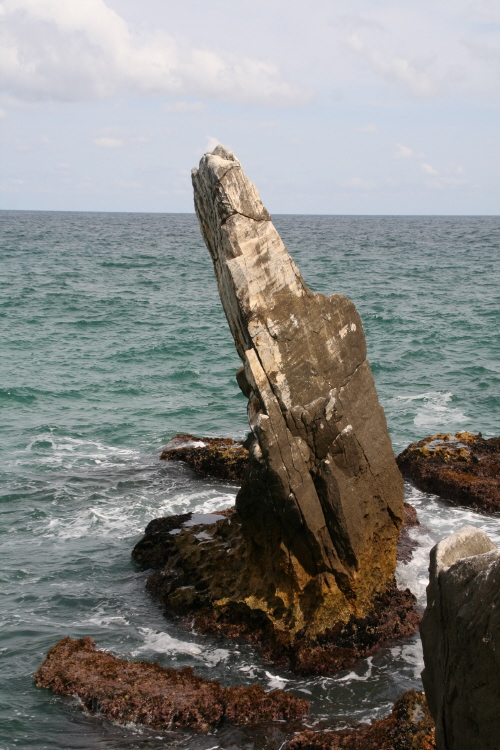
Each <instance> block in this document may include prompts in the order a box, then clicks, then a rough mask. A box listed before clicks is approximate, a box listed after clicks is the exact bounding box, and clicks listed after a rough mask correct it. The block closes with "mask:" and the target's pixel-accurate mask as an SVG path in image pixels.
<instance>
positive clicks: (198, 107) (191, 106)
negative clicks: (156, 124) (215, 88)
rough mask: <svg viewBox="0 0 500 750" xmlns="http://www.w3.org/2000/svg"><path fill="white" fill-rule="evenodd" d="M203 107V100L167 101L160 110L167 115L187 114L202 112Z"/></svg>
mask: <svg viewBox="0 0 500 750" xmlns="http://www.w3.org/2000/svg"><path fill="white" fill-rule="evenodd" d="M204 109H205V105H204V104H203V102H167V103H166V104H164V105H163V106H162V111H163V112H166V113H167V114H169V115H170V114H173V115H188V114H192V113H194V112H202V111H203V110H204Z"/></svg>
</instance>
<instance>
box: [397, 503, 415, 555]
mask: <svg viewBox="0 0 500 750" xmlns="http://www.w3.org/2000/svg"><path fill="white" fill-rule="evenodd" d="M404 514H405V515H404V523H403V526H402V528H401V531H400V533H399V538H398V546H397V552H396V556H397V559H398V562H403V563H409V562H410V560H411V559H412V557H413V553H414V551H415V550H416V549H417V547H418V542H416V541H415V539H412V538H411V536H410V534H409V533H408V529H411V528H412V527H413V526H420V521H419V520H418V516H417V510H416V508H414V507H413V505H410V503H405V504H404Z"/></svg>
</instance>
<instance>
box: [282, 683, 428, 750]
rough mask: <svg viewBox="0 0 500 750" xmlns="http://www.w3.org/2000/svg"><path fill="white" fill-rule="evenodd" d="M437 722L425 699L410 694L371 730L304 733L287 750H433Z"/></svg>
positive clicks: (365, 728) (286, 746) (414, 692)
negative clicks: (434, 720) (433, 718)
mask: <svg viewBox="0 0 500 750" xmlns="http://www.w3.org/2000/svg"><path fill="white" fill-rule="evenodd" d="M435 747H436V745H435V742H434V722H433V721H432V717H431V715H430V713H429V709H428V707H427V703H426V700H425V695H424V694H423V693H417V691H416V690H408V691H407V692H406V693H403V695H402V696H401V698H399V700H397V701H396V703H395V704H394V708H393V709H392V713H391V715H390V716H387V717H386V718H384V719H379V720H377V721H374V722H373V724H371V725H370V726H368V727H360V728H357V729H343V730H340V731H336V732H335V731H333V732H332V731H322V732H313V731H308V732H301V733H300V734H298V735H296V736H295V737H294V738H293V740H291V741H290V742H288V743H287V744H286V745H285V747H284V750H434V748H435Z"/></svg>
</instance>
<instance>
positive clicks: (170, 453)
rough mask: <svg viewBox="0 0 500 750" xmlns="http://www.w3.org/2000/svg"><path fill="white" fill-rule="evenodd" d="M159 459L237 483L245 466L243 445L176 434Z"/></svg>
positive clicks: (237, 442)
mask: <svg viewBox="0 0 500 750" xmlns="http://www.w3.org/2000/svg"><path fill="white" fill-rule="evenodd" d="M160 458H161V459H163V460H164V461H184V462H185V463H187V464H189V466H191V467H192V468H193V469H196V471H199V472H201V473H203V474H210V475H211V476H214V477H219V478H220V479H231V480H233V481H236V482H241V481H242V479H243V476H244V474H245V470H246V468H247V464H248V451H247V450H246V448H244V447H243V443H242V442H241V441H238V440H232V439H231V438H198V437H195V436H194V435H187V434H183V433H181V434H178V435H174V437H173V438H172V440H170V442H168V443H167V445H166V446H165V448H164V450H163V451H162V453H161V455H160Z"/></svg>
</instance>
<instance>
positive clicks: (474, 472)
mask: <svg viewBox="0 0 500 750" xmlns="http://www.w3.org/2000/svg"><path fill="white" fill-rule="evenodd" d="M396 460H397V463H398V466H399V468H400V470H401V472H402V474H403V475H404V476H406V477H408V478H409V479H412V480H413V481H414V482H415V484H416V485H417V487H419V488H420V489H421V490H424V491H425V492H432V493H434V494H436V495H440V496H441V497H444V498H445V499H447V500H451V501H452V502H454V503H457V504H458V505H466V506H468V507H470V508H474V509H475V510H482V511H485V512H487V513H495V512H498V511H500V437H497V438H489V439H485V438H483V437H482V435H481V433H479V434H477V435H473V434H471V433H468V432H457V433H456V434H455V435H450V434H441V433H439V434H437V435H431V436H430V437H427V438H424V439H423V440H420V441H419V442H418V443H412V444H411V445H409V446H408V448H406V449H405V450H404V451H403V452H402V453H400V454H399V456H398V457H397V459H396Z"/></svg>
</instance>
